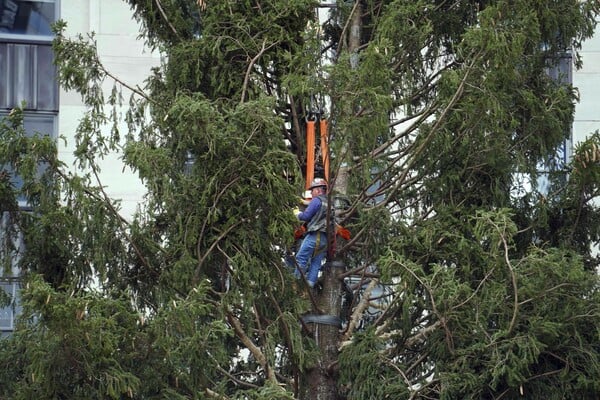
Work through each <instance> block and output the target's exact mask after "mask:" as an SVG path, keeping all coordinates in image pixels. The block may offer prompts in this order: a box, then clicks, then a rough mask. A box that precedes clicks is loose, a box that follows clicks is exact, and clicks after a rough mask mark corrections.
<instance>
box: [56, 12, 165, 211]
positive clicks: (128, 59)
mask: <svg viewBox="0 0 600 400" xmlns="http://www.w3.org/2000/svg"><path fill="white" fill-rule="evenodd" d="M131 16H132V11H131V10H130V8H129V6H128V5H127V4H126V3H125V2H124V1H123V0H77V1H66V0H63V1H62V2H61V10H60V18H61V19H63V20H65V21H66V22H67V33H68V34H71V35H76V34H79V33H81V34H83V35H86V34H87V33H90V32H95V34H96V36H95V39H96V42H97V46H98V53H99V56H100V59H101V61H102V63H103V64H104V66H105V67H106V68H107V69H108V70H109V71H111V73H112V74H114V75H115V76H117V77H119V79H120V80H122V81H123V82H125V83H127V84H128V85H130V86H131V87H135V86H136V85H140V86H142V85H143V80H144V79H145V78H146V77H147V76H148V75H149V74H150V69H151V68H152V67H153V66H156V65H158V64H159V62H160V57H159V55H158V54H157V53H152V52H151V51H150V50H149V49H148V48H146V47H145V46H144V44H143V42H142V41H141V40H138V39H137V37H138V35H139V25H138V24H137V23H136V22H135V20H133V19H132V17H131ZM112 85H113V82H112V81H107V82H106V83H105V85H104V90H105V95H106V96H108V94H110V90H111V89H112ZM130 94H131V92H130V91H128V90H126V89H125V90H124V91H123V97H124V99H125V102H127V101H128V99H129V96H130ZM84 112H85V107H84V105H83V104H82V102H81V98H80V96H79V94H78V93H74V92H69V93H67V92H65V91H64V90H61V92H60V110H59V121H58V133H59V135H63V136H65V137H66V138H68V142H67V144H66V146H65V145H64V144H63V142H62V141H59V146H60V148H59V153H60V157H61V159H62V160H63V161H64V162H65V163H66V164H67V165H72V163H73V160H74V157H73V150H74V148H75V143H74V139H73V137H74V134H75V131H76V128H77V125H78V123H79V120H80V119H81V117H82V116H83V114H84ZM125 130H126V126H125V125H123V126H122V127H121V133H122V136H123V134H124V133H126V132H125ZM100 164H101V166H102V174H101V180H102V184H103V185H104V186H106V187H107V192H108V193H109V195H110V196H111V197H112V198H115V199H120V200H121V202H122V203H121V204H122V215H123V216H124V217H125V218H129V217H130V216H131V214H132V213H133V212H134V211H135V209H136V205H137V203H138V201H139V200H140V199H141V197H142V195H143V194H144V187H143V185H142V184H141V182H140V181H139V179H138V178H137V175H136V174H135V173H134V172H132V171H131V170H128V169H125V170H123V165H122V162H121V161H120V160H119V158H118V156H117V155H112V156H109V157H107V158H106V159H105V160H103V161H102V162H101V163H100Z"/></svg>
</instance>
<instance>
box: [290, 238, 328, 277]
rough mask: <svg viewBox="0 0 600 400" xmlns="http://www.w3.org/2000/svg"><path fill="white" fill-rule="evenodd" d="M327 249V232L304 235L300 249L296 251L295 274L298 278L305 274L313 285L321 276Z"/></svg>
mask: <svg viewBox="0 0 600 400" xmlns="http://www.w3.org/2000/svg"><path fill="white" fill-rule="evenodd" d="M326 249H327V235H326V234H325V232H308V233H307V234H306V235H305V236H304V239H303V240H302V244H301V245H300V249H299V250H298V252H297V253H296V270H295V271H294V275H295V276H296V277H298V278H299V277H300V276H301V275H304V277H305V278H306V282H307V283H308V286H310V287H313V286H314V285H315V283H316V282H317V278H318V277H319V270H320V269H321V263H322V262H323V258H325V254H326V253H327V251H326ZM307 269H308V271H307ZM300 271H302V273H300Z"/></svg>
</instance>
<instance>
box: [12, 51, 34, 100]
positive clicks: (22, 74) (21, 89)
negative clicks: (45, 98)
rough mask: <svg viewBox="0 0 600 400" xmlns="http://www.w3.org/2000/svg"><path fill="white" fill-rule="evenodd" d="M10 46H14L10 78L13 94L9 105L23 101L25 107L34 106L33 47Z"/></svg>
mask: <svg viewBox="0 0 600 400" xmlns="http://www.w3.org/2000/svg"><path fill="white" fill-rule="evenodd" d="M11 46H14V47H13V49H14V53H13V68H12V78H11V84H12V92H13V96H12V101H11V104H10V106H12V107H14V106H20V105H21V102H23V101H25V102H26V103H27V104H26V106H25V108H27V109H32V108H36V104H35V97H34V90H33V89H34V87H33V83H34V82H33V79H32V78H33V68H34V66H35V64H34V60H35V57H34V50H35V48H34V47H33V46H32V45H26V44H15V45H11Z"/></svg>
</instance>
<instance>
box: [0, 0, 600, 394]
mask: <svg viewBox="0 0 600 400" xmlns="http://www.w3.org/2000/svg"><path fill="white" fill-rule="evenodd" d="M127 2H128V3H129V4H130V5H131V8H132V12H133V15H134V16H135V18H136V19H137V20H138V21H139V22H140V23H141V24H142V26H143V28H144V38H145V39H146V41H147V43H148V44H149V45H150V46H151V47H152V48H154V49H156V50H159V51H161V52H162V53H163V54H164V55H165V57H164V63H163V64H162V65H161V66H160V67H159V68H156V69H155V70H154V71H153V74H152V75H151V76H150V77H148V79H147V81H146V86H145V87H144V88H143V90H142V89H133V94H132V96H131V98H130V99H129V101H128V102H127V101H126V100H125V99H124V98H123V96H122V95H121V90H122V89H123V88H125V87H127V84H126V82H120V81H119V80H118V79H116V80H115V83H114V85H115V88H114V90H113V91H112V93H110V94H108V95H105V94H104V93H102V91H101V89H100V88H101V85H102V84H103V82H105V81H107V80H113V79H114V77H113V75H112V74H111V72H110V71H107V70H106V69H105V68H104V67H103V65H102V63H101V60H99V58H98V55H97V53H96V50H95V43H94V38H93V36H91V37H87V38H86V37H83V36H80V37H77V38H68V37H66V36H65V33H64V32H65V23H63V22H60V23H58V24H57V25H56V27H55V32H56V39H55V41H54V50H55V54H56V60H57V66H58V71H59V81H60V83H61V85H62V87H63V88H65V89H67V90H75V91H77V92H79V93H80V94H81V95H82V99H83V100H84V102H85V104H86V105H87V106H88V113H87V114H86V115H85V117H84V118H83V119H82V121H81V124H80V125H79V127H78V130H77V132H76V134H75V140H76V152H75V156H76V158H77V162H78V164H77V167H78V169H77V170H76V171H73V170H70V169H69V168H67V166H65V165H64V164H62V163H61V161H60V160H59V159H58V157H57V152H56V146H55V143H54V142H53V141H52V140H51V139H49V138H48V137H45V136H41V135H40V136H36V137H33V138H28V137H27V136H26V135H25V134H24V131H23V124H22V122H23V113H22V110H19V109H15V110H13V112H12V113H11V115H10V116H9V117H7V118H6V119H5V120H3V121H2V123H1V125H0V135H1V136H2V141H1V143H2V144H1V146H0V163H2V164H4V165H8V166H10V167H11V170H10V171H14V173H16V174H18V175H20V176H21V177H22V179H23V181H24V185H23V187H22V188H19V189H18V190H16V189H15V188H13V187H11V185H10V179H9V178H10V176H7V175H6V174H3V175H2V176H1V177H0V178H1V179H0V182H1V185H2V186H1V188H2V190H0V195H1V204H2V205H3V211H4V218H5V220H6V221H7V223H6V225H7V226H9V227H11V229H10V230H7V231H6V232H7V233H6V234H5V235H4V236H3V238H2V239H3V249H4V252H3V253H2V254H3V256H4V258H5V260H4V263H5V264H6V263H7V260H8V259H14V258H15V257H14V254H18V259H19V266H20V268H21V269H22V271H24V289H23V291H22V302H23V307H24V308H23V313H22V315H21V319H20V323H19V327H18V329H17V330H16V332H15V333H14V334H13V335H12V336H11V337H10V338H8V339H5V340H2V341H0V359H1V360H2V364H3V365H5V366H10V367H5V368H3V369H2V372H0V381H1V382H2V385H0V397H2V398H7V399H31V398H39V399H106V398H113V399H120V398H133V399H208V398H216V399H293V398H303V399H323V400H325V399H327V400H334V399H335V400H337V399H346V398H347V399H417V398H419V399H430V398H439V399H454V398H469V399H480V398H490V399H492V398H493V399H499V398H521V397H524V398H556V399H585V398H589V399H592V398H597V397H598V394H599V393H600V381H599V380H598V379H597V377H598V376H600V344H599V343H600V340H599V339H600V298H599V293H598V283H599V282H598V277H597V274H596V269H597V267H598V261H599V260H598V257H597V256H596V255H595V254H594V253H593V251H594V245H596V244H597V243H598V239H599V236H600V231H599V229H600V228H599V227H600V224H599V223H598V222H599V215H600V214H599V210H598V208H597V205H595V204H594V203H593V199H594V198H595V197H597V196H598V194H599V190H600V136H599V135H598V134H597V133H595V134H591V135H590V137H589V139H588V140H587V141H585V142H584V143H582V144H581V145H579V146H578V147H577V148H576V149H575V157H574V158H573V163H572V164H571V165H570V166H568V168H564V169H558V170H554V169H551V168H548V167H546V166H548V165H550V164H551V163H550V161H551V158H552V155H553V154H555V153H556V150H557V148H558V147H559V146H560V145H561V144H562V143H563V141H564V140H565V138H566V137H567V135H568V132H569V127H570V124H571V123H572V119H573V112H574V106H575V103H576V100H577V95H576V88H573V87H570V86H568V85H565V84H563V83H561V82H557V81H556V80H553V79H551V78H550V77H549V75H548V73H547V71H548V69H550V68H552V67H554V66H555V65H556V63H557V56H558V55H560V54H563V53H564V52H565V51H572V55H573V57H574V60H575V65H576V66H580V65H581V61H580V59H579V56H578V54H577V50H579V49H580V46H581V43H582V41H583V40H585V39H586V38H589V37H590V36H591V35H592V34H593V29H594V27H595V22H594V21H595V18H596V16H597V13H598V11H600V6H599V5H598V3H597V2H596V1H591V0H590V1H576V0H568V1H560V2H558V1H550V0H538V1H531V0H515V1H506V0H489V1H456V2H447V1H441V0H417V1H415V0H393V1H381V0H378V1H376V0H363V1H356V2H343V1H339V2H337V3H336V4H335V7H330V13H329V14H328V19H327V20H325V21H319V20H318V19H317V18H316V15H315V10H316V9H318V8H319V7H325V6H324V5H320V4H319V3H317V2H315V1H309V0H294V1H283V0H260V1H259V0H257V1H237V0H236V1H225V0H223V1H210V0H208V1H207V0H202V1H197V0H196V1H192V0H169V1H166V0H162V1H156V0H128V1H127ZM129 89H132V88H129ZM124 106H127V113H126V114H125V117H124V120H125V122H126V124H127V127H128V130H127V132H121V131H120V130H119V125H118V124H117V123H116V122H117V121H116V120H115V119H117V118H118V115H119V113H118V112H116V111H115V110H118V109H119V108H120V107H124ZM315 113H317V114H319V115H320V116H325V115H326V116H327V119H328V122H329V125H330V129H329V146H330V156H331V160H330V161H331V165H330V166H331V171H330V176H331V178H332V179H331V180H330V184H331V186H332V189H333V190H332V191H331V194H330V195H331V196H332V200H334V199H340V198H341V199H345V200H347V206H346V207H344V208H343V209H342V210H340V215H339V217H340V222H341V223H342V224H343V225H344V226H345V227H348V228H349V229H350V231H351V232H352V237H351V239H350V240H348V241H344V240H336V243H335V248H332V251H331V254H330V255H329V259H328V263H327V264H326V266H325V268H324V270H323V280H322V287H320V288H319V289H317V290H314V291H310V292H307V293H308V294H309V296H308V297H305V296H301V295H299V294H300V292H303V291H304V289H303V288H302V285H299V284H297V283H299V282H298V281H296V280H295V279H294V278H293V276H292V274H291V270H290V269H289V268H288V267H287V266H286V265H285V263H284V258H285V255H286V254H285V253H286V249H288V248H289V247H290V246H291V244H292V240H293V235H292V232H293V229H294V227H295V224H296V223H297V222H296V221H295V218H294V216H293V214H292V213H291V209H292V208H293V207H294V206H296V204H297V197H298V195H299V193H300V192H301V190H302V186H303V176H302V172H303V171H302V170H303V165H304V163H305V158H306V143H305V136H304V135H305V133H304V132H305V125H306V120H307V119H309V118H311V117H314V114H315ZM107 125H108V126H109V127H111V128H112V129H109V130H108V132H109V133H108V134H107V133H105V132H106V131H107V130H106V129H105V127H106V126H107ZM114 151H117V152H120V154H121V155H122V159H123V163H124V165H126V166H128V167H130V168H132V169H133V170H134V171H136V173H137V174H138V175H139V177H140V179H141V180H142V182H143V183H144V184H145V186H146V188H147V195H146V197H145V199H144V202H143V204H142V206H141V208H140V210H139V212H138V213H136V215H135V216H134V217H133V218H132V219H131V220H128V219H126V218H123V216H121V215H120V214H119V203H118V200H116V199H111V198H109V197H108V196H107V194H106V192H105V191H104V186H103V182H101V181H99V178H98V176H99V175H98V163H97V162H98V160H99V159H101V158H102V157H104V156H105V155H107V154H109V153H110V152H114ZM40 166H43V168H40ZM541 177H546V178H547V179H549V181H550V182H551V185H550V190H549V191H547V192H542V191H540V190H538V189H537V186H536V182H537V180H538V179H540V178H541ZM17 196H26V198H27V199H28V202H29V204H30V205H31V207H32V212H28V213H24V212H19V211H18V207H17V202H16V198H17ZM332 203H333V201H332ZM11 235H12V236H11ZM14 236H20V237H22V238H23V240H24V243H25V251H24V252H23V253H22V254H21V253H15V252H17V250H18V249H15V248H14V243H15V242H14V241H13V240H12V238H13V237H14ZM333 236H334V235H333V233H332V232H330V237H331V239H333ZM319 316H320V317H325V320H323V319H322V320H319V319H318V318H316V322H315V319H314V318H313V319H310V318H306V317H319ZM336 318H339V319H340V321H341V323H340V325H339V326H338V324H337V322H335V321H336ZM323 321H325V322H323ZM332 321H334V322H332Z"/></svg>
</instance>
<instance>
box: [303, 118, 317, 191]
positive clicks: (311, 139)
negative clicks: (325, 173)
mask: <svg viewBox="0 0 600 400" xmlns="http://www.w3.org/2000/svg"><path fill="white" fill-rule="evenodd" d="M314 178H315V121H306V184H305V189H306V190H308V187H309V186H310V183H311V182H312V181H313V179H314Z"/></svg>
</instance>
